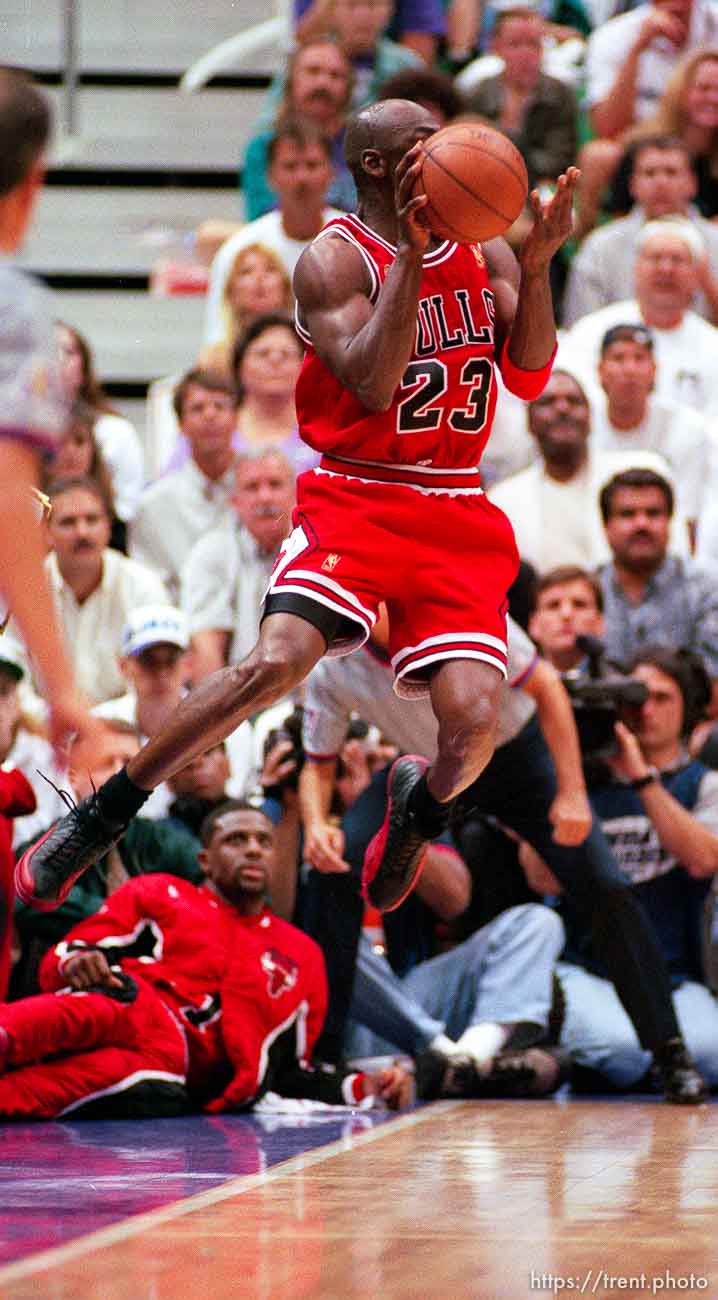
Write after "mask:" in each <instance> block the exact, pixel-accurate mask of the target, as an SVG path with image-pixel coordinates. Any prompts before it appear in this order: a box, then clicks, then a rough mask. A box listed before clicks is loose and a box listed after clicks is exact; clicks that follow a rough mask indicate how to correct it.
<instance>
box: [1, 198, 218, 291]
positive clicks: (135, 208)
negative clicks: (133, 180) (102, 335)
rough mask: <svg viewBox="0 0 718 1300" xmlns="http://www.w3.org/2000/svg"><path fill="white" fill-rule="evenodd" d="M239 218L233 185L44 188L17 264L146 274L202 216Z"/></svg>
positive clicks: (51, 271) (63, 271)
mask: <svg viewBox="0 0 718 1300" xmlns="http://www.w3.org/2000/svg"><path fill="white" fill-rule="evenodd" d="M208 217H221V218H224V219H226V220H228V221H240V220H242V205H241V201H240V195H239V192H238V190H237V188H236V186H235V185H232V187H231V188H227V189H226V190H205V189H196V190H195V189H179V188H177V187H176V186H166V187H162V188H157V189H128V188H123V187H117V186H87V187H85V186H83V187H78V188H74V187H71V186H55V185H53V186H46V188H45V189H44V190H43V192H42V194H41V195H40V198H39V200H38V206H37V210H36V213H35V216H34V218H33V223H32V227H31V230H30V232H29V234H28V236H27V238H26V242H25V245H24V247H23V250H22V253H21V255H20V258H19V261H20V265H21V266H24V267H25V268H26V270H30V271H34V272H36V273H38V274H41V275H55V276H57V275H73V274H74V275H93V274H94V275H108V276H110V275H111V276H138V275H145V276H146V275H149V273H150V271H151V270H152V267H153V266H154V265H155V263H156V262H157V260H158V259H159V258H162V257H166V256H172V255H175V254H176V253H177V251H178V249H180V248H181V246H182V240H183V239H187V238H191V236H192V233H193V232H194V231H195V230H196V228H197V226H198V225H199V224H200V222H201V221H203V220H205V218H208Z"/></svg>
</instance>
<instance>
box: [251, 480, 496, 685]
mask: <svg viewBox="0 0 718 1300" xmlns="http://www.w3.org/2000/svg"><path fill="white" fill-rule="evenodd" d="M292 525H293V530H292V532H291V533H290V534H289V536H288V537H287V539H286V541H285V542H284V545H283V547H282V550H281V552H280V554H279V557H278V559H277V563H276V565H275V568H274V572H273V573H272V577H271V579H270V583H269V587H268V590H267V596H266V600H267V605H266V607H265V613H266V612H269V613H271V612H272V611H273V610H276V609H294V610H295V612H297V613H298V614H300V615H301V613H302V606H303V601H302V600H301V599H297V598H302V597H303V598H306V600H309V601H312V602H315V609H316V603H318V604H319V605H320V606H322V607H323V609H324V611H325V613H326V618H325V625H328V622H327V620H332V616H334V618H336V616H339V619H338V621H337V622H336V630H335V631H334V632H332V633H330V634H329V645H328V651H327V653H328V654H330V655H342V654H349V653H350V652H351V651H352V650H356V649H357V648H358V647H359V646H360V645H362V644H363V643H364V641H366V639H367V637H368V636H369V634H370V632H371V629H372V627H373V625H374V623H375V621H376V617H377V608H378V605H379V603H380V602H381V601H384V602H385V603H386V606H387V610H388V614H389V625H390V645H389V649H390V653H391V659H392V665H393V668H394V673H395V682H394V689H395V691H396V692H397V694H398V695H400V696H402V697H404V698H406V699H409V698H414V697H416V696H419V695H426V694H428V680H427V679H428V676H429V670H430V669H431V667H432V666H433V665H436V664H437V663H440V662H442V661H443V660H445V659H480V660H483V661H484V662H485V663H489V664H493V665H494V666H495V667H496V668H498V670H499V672H501V673H502V674H503V675H504V676H505V675H506V608H507V600H506V593H507V591H508V589H509V587H510V586H511V583H512V582H513V580H514V578H515V576H516V573H517V570H518V552H517V550H516V543H515V541H514V534H513V529H512V527H511V524H510V523H509V521H508V519H507V518H506V515H505V514H504V513H503V511H501V510H499V509H498V508H497V507H496V506H494V505H492V503H491V502H490V501H488V500H487V498H486V497H485V496H484V495H483V493H481V492H476V493H471V494H467V495H463V496H458V495H454V496H451V495H450V494H449V493H448V492H445V493H443V492H442V493H432V494H429V493H424V492H421V491H417V490H416V489H414V488H411V487H405V486H401V485H397V484H396V483H385V482H365V481H362V480H359V479H354V478H349V477H344V476H342V475H334V474H328V473H323V472H321V471H317V470H310V471H308V472H307V473H305V474H302V475H301V476H300V478H299V480H298V483H297V506H296V509H295V511H294V514H293V516H292ZM282 596H284V597H290V596H291V597H293V599H294V603H293V604H291V603H289V602H288V601H287V600H286V599H285V601H282V600H279V599H277V598H279V597H282ZM304 608H305V609H306V606H304ZM307 616H308V617H309V618H310V621H315V620H314V619H312V618H311V615H310V614H309V613H308V614H307ZM322 617H323V618H324V615H323V616H322ZM317 626H322V623H321V622H319V621H317ZM322 630H324V627H323V626H322Z"/></svg>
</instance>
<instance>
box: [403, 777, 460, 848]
mask: <svg viewBox="0 0 718 1300" xmlns="http://www.w3.org/2000/svg"><path fill="white" fill-rule="evenodd" d="M453 803H454V800H453V799H450V800H449V801H448V803H439V800H438V799H435V798H434V796H433V794H432V793H431V790H430V789H429V786H428V785H427V781H426V772H424V775H423V776H421V777H420V778H419V780H418V781H417V783H416V785H415V786H414V788H413V790H412V792H411V794H410V795H409V812H410V813H411V816H412V817H413V818H414V823H415V825H416V828H417V830H418V831H419V833H420V834H421V835H423V836H424V838H425V839H427V840H435V839H436V837H437V835H441V833H442V832H443V831H445V830H446V828H447V826H448V825H449V818H450V816H451V808H452V805H453Z"/></svg>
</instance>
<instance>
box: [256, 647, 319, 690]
mask: <svg viewBox="0 0 718 1300" xmlns="http://www.w3.org/2000/svg"><path fill="white" fill-rule="evenodd" d="M246 666H247V667H250V669H251V672H252V677H253V681H254V686H255V689H256V691H257V694H258V696H260V697H262V698H263V697H264V696H265V695H271V696H272V697H273V698H275V699H279V698H280V697H281V696H282V695H286V693H287V692H288V691H291V690H292V689H293V687H295V686H297V685H298V683H299V682H301V681H302V680H303V678H304V677H305V676H306V674H307V672H308V671H309V669H310V668H311V666H312V665H311V662H309V663H308V662H307V657H306V654H305V653H304V651H303V649H302V647H300V646H296V645H293V644H292V643H291V642H290V643H288V642H286V641H284V642H282V641H279V640H278V639H273V640H268V641H260V642H259V644H258V645H257V646H256V647H255V649H254V651H253V653H252V655H251V657H250V659H249V660H248V661H246ZM242 667H243V666H242V665H240V668H239V670H238V671H239V672H241V669H242Z"/></svg>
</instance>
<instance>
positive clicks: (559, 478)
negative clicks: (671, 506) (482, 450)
mask: <svg viewBox="0 0 718 1300" xmlns="http://www.w3.org/2000/svg"><path fill="white" fill-rule="evenodd" d="M528 427H529V431H530V433H531V434H533V437H534V438H535V440H536V443H537V446H538V451H539V456H540V458H539V459H538V460H537V461H536V462H535V463H534V464H533V465H529V466H528V468H527V469H524V470H521V471H520V472H519V473H518V474H512V475H511V476H510V477H509V478H507V479H504V480H503V481H502V482H501V483H498V484H497V485H496V486H495V487H494V488H492V489H491V492H490V497H491V500H492V501H493V502H494V504H495V505H497V506H499V507H500V509H501V510H504V511H505V512H506V514H507V515H508V516H509V519H510V520H511V523H512V524H513V527H514V533H515V535H516V542H517V545H518V548H519V552H520V554H521V558H522V559H523V560H528V562H529V564H532V565H533V566H534V568H535V569H537V570H538V572H539V573H545V572H546V571H547V570H548V569H553V568H556V567H558V566H562V565H566V564H572V565H580V566H581V567H582V568H585V569H591V568H593V567H594V566H595V565H596V564H600V563H601V562H602V561H603V560H606V559H608V550H607V545H606V539H605V537H604V535H603V531H602V528H601V519H600V515H599V510H598V494H599V491H600V488H601V485H602V484H603V483H605V482H606V481H607V480H608V479H609V478H610V477H611V475H612V474H615V473H617V472H618V471H619V470H622V469H628V468H630V467H631V466H632V465H649V466H651V468H652V469H654V470H660V471H661V472H667V471H668V466H667V464H666V462H665V461H664V460H663V458H662V457H661V456H658V455H656V454H655V453H653V452H649V451H635V450H632V451H626V452H624V451H598V450H595V449H594V448H593V447H591V445H590V440H589V434H590V428H591V413H590V407H589V404H588V400H587V397H586V393H585V392H584V389H583V388H582V386H581V384H580V383H579V382H578V380H577V379H576V378H575V377H574V376H573V375H571V374H569V373H568V371H566V370H554V371H553V374H552V375H551V378H550V379H549V381H548V383H547V385H546V387H545V389H544V391H543V393H542V394H541V396H540V397H537V398H536V400H535V401H533V402H531V404H530V406H529V408H528Z"/></svg>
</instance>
